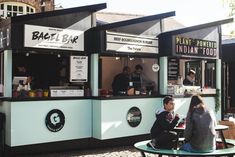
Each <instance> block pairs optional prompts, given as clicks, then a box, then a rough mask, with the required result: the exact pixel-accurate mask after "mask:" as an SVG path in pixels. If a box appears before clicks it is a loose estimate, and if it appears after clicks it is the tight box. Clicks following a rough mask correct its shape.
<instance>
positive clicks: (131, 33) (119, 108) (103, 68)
mask: <svg viewBox="0 0 235 157" xmlns="http://www.w3.org/2000/svg"><path fill="white" fill-rule="evenodd" d="M174 15H175V12H168V13H163V14H159V15H152V16H146V17H141V18H136V19H132V20H126V21H121V22H116V23H111V24H105V25H101V26H97V27H94V28H92V29H90V30H89V31H88V34H87V36H88V40H91V39H93V46H91V47H88V46H87V48H90V49H89V50H88V51H90V52H91V53H92V55H91V62H92V63H93V65H92V67H91V68H93V69H92V73H93V76H92V77H93V81H92V82H93V83H94V82H96V84H94V85H93V86H92V89H93V91H92V92H93V96H97V98H96V99H94V100H93V111H94V112H93V128H94V129H93V137H94V138H96V139H101V140H106V139H115V138H120V137H130V136H137V135H144V134H149V129H150V127H151V125H152V124H153V121H154V119H155V110H156V108H158V107H161V105H160V104H162V102H161V101H162V96H160V94H159V89H158V88H159V84H158V82H159V81H158V80H159V78H160V75H159V60H158V56H159V51H158V46H159V45H158V39H157V38H156V36H157V35H159V34H160V33H161V32H162V31H164V27H163V21H164V18H167V17H171V16H174ZM94 34H95V35H94ZM89 36H90V39H89ZM136 65H141V66H142V68H143V75H145V76H146V78H148V80H149V82H151V83H152V84H154V86H152V87H149V88H147V84H148V83H147V84H146V85H145V86H144V88H145V90H138V91H137V89H136V88H135V85H134V82H132V83H131V82H130V84H129V86H130V88H133V89H132V92H130V93H128V92H127V91H122V93H121V94H120V95H118V96H114V95H113V93H112V81H113V78H114V77H115V75H117V74H118V73H120V72H122V69H123V67H125V66H129V67H130V69H131V72H133V71H134V69H135V66H136ZM157 104H159V106H157Z"/></svg>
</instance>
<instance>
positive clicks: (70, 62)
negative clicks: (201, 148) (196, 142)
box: [0, 4, 232, 151]
mask: <svg viewBox="0 0 235 157" xmlns="http://www.w3.org/2000/svg"><path fill="white" fill-rule="evenodd" d="M104 8H106V4H97V5H91V6H84V7H78V8H72V9H65V10H57V11H53V12H45V13H39V14H31V15H24V16H18V17H12V18H9V19H7V20H4V21H2V22H1V24H0V25H1V30H0V48H1V53H0V55H1V79H0V81H1V82H0V84H1V85H0V93H2V98H1V104H0V112H3V113H4V114H5V115H6V123H5V144H6V146H7V147H8V148H9V149H11V150H13V149H20V148H24V149H26V150H27V149H28V150H30V148H32V147H30V146H33V148H39V146H42V145H43V146H44V147H43V150H42V149H39V150H38V151H45V150H59V149H60V148H63V149H73V148H84V147H85V148H94V147H100V146H102V145H103V144H104V145H105V144H106V146H107V145H115V144H116V142H117V141H119V140H120V139H123V138H125V139H126V141H125V142H124V143H130V142H131V140H133V139H135V137H136V136H139V135H140V136H141V135H147V137H149V136H148V135H149V130H150V128H151V126H152V124H153V122H154V120H155V112H156V110H158V109H159V108H161V107H162V99H163V97H164V96H165V95H173V96H175V97H176V112H177V113H179V114H181V115H183V116H185V113H186V112H187V108H188V104H189V100H190V95H191V94H192V93H193V92H195V91H197V92H201V94H203V95H204V97H205V100H206V103H207V104H208V105H210V106H211V107H215V106H214V104H215V102H216V101H217V100H219V99H220V96H216V95H217V92H216V90H215V89H221V83H220V81H221V73H220V68H221V61H220V59H219V52H220V44H221V32H220V31H221V30H220V25H221V24H225V23H228V22H231V21H232V20H231V19H227V20H222V21H217V22H213V23H208V24H203V25H198V26H193V27H189V28H183V29H179V30H175V31H170V32H165V24H166V23H165V21H164V20H165V19H166V18H168V17H171V16H174V15H175V12H168V13H163V14H158V15H152V16H146V17H140V18H136V19H132V20H126V21H121V22H115V23H110V24H103V25H100V26H96V18H95V12H96V11H99V10H101V9H104ZM197 42H198V43H199V46H198V48H197V50H198V51H197V52H199V49H200V48H201V49H202V54H200V55H199V53H198V54H197V53H196V46H195V45H193V44H195V43H197ZM200 44H201V45H200ZM193 46H194V48H192V47H193ZM199 47H200V48H199ZM201 49H200V52H201ZM204 49H205V51H204ZM176 50H177V51H176ZM193 50H194V52H193ZM194 61H195V62H194ZM136 65H141V67H142V68H143V73H142V75H143V76H145V77H146V78H147V79H146V80H147V81H146V82H144V83H145V84H144V83H143V88H142V86H141V89H137V87H136V86H135V85H134V82H131V81H130V82H129V87H128V88H129V89H130V90H128V91H124V93H122V95H118V96H114V95H113V93H112V81H113V78H114V77H115V75H117V74H118V73H120V72H121V71H122V68H123V67H124V66H129V67H130V68H131V72H132V73H133V71H134V70H135V66H136ZM186 67H187V68H186ZM190 68H196V69H195V70H196V72H197V76H196V80H195V85H196V86H195V87H184V86H183V85H182V84H181V83H180V82H181V81H180V79H179V80H178V75H181V76H182V77H184V75H185V74H186V71H187V70H188V69H190ZM207 69H208V71H210V72H211V74H210V75H207V73H206V70H207ZM17 70H18V71H17ZM214 71H216V72H214ZM215 78H216V81H215ZM186 89H187V92H186ZM218 109H220V108H218ZM217 115H218V118H220V114H219V112H217ZM114 141H115V142H114ZM68 143H69V144H68ZM80 144H81V147H80ZM37 146H38V147H37ZM53 146H56V147H53ZM33 150H34V151H35V149H33Z"/></svg>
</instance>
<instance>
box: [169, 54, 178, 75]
mask: <svg viewBox="0 0 235 157" xmlns="http://www.w3.org/2000/svg"><path fill="white" fill-rule="evenodd" d="M178 75H179V59H177V58H168V80H177V79H178Z"/></svg>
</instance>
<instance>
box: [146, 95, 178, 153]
mask: <svg viewBox="0 0 235 157" xmlns="http://www.w3.org/2000/svg"><path fill="white" fill-rule="evenodd" d="M163 105H164V106H163V108H162V109H160V110H159V111H157V112H156V120H155V122H154V124H153V126H152V128H151V130H150V135H151V139H152V140H151V142H149V143H148V146H150V147H152V148H163V149H172V148H173V147H174V146H175V145H176V141H177V138H178V137H177V133H176V132H174V131H173V129H174V127H175V126H176V125H177V123H178V121H179V115H178V114H176V115H175V114H174V107H175V103H174V99H173V97H171V96H166V97H165V98H164V99H163Z"/></svg>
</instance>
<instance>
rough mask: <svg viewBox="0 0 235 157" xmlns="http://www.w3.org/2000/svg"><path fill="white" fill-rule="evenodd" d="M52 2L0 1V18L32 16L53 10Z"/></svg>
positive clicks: (41, 0)
mask: <svg viewBox="0 0 235 157" xmlns="http://www.w3.org/2000/svg"><path fill="white" fill-rule="evenodd" d="M54 6H55V5H54V0H34V1H32V0H0V16H1V18H7V17H12V16H18V15H24V14H32V13H38V12H44V11H52V10H54Z"/></svg>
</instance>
